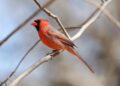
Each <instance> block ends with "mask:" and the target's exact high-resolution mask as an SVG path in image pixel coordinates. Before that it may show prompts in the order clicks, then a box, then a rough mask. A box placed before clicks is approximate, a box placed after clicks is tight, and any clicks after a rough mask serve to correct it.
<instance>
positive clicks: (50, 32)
mask: <svg viewBox="0 0 120 86" xmlns="http://www.w3.org/2000/svg"><path fill="white" fill-rule="evenodd" d="M47 34H48V36H50V37H54V38H56V39H59V40H60V41H61V42H62V43H63V44H65V45H68V46H71V47H74V46H75V44H74V43H73V42H72V41H71V40H69V39H68V38H67V37H66V36H65V35H64V34H62V33H60V32H58V31H56V30H53V29H51V28H50V29H48V31H47Z"/></svg>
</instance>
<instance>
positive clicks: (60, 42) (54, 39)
mask: <svg viewBox="0 0 120 86" xmlns="http://www.w3.org/2000/svg"><path fill="white" fill-rule="evenodd" d="M32 25H33V26H34V27H35V28H36V29H37V31H38V34H39V37H40V39H41V41H42V42H43V43H44V44H45V45H47V46H48V47H50V48H52V49H54V50H67V51H68V52H70V53H71V54H73V55H75V56H77V57H78V58H79V59H80V60H81V61H82V62H83V63H84V64H85V65H86V66H87V67H88V69H89V70H90V71H91V72H92V73H94V71H93V70H92V68H91V67H90V66H89V65H88V64H87V63H86V62H85V61H84V60H83V59H82V58H81V56H80V55H79V54H78V53H77V52H76V51H75V49H74V46H75V44H74V43H73V42H72V41H71V40H69V39H68V38H67V37H66V36H65V35H64V34H62V33H60V32H59V31H57V30H55V29H54V28H53V27H52V26H51V25H50V24H49V23H48V21H47V20H45V19H37V20H34V21H33V22H32Z"/></svg>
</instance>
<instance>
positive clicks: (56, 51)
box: [46, 50, 59, 55]
mask: <svg viewBox="0 0 120 86" xmlns="http://www.w3.org/2000/svg"><path fill="white" fill-rule="evenodd" d="M58 52H59V51H58V50H52V52H48V53H47V54H46V55H52V54H54V53H58Z"/></svg>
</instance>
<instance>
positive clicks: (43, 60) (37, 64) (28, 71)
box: [9, 1, 110, 86]
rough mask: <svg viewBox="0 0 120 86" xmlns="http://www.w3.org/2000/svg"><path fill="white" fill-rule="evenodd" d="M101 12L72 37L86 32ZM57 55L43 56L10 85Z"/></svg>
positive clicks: (14, 84) (13, 84) (11, 85)
mask: <svg viewBox="0 0 120 86" xmlns="http://www.w3.org/2000/svg"><path fill="white" fill-rule="evenodd" d="M109 2H110V1H106V2H105V3H104V4H103V5H102V6H101V9H104V8H105V7H106V6H107V4H108V3H109ZM100 13H101V10H99V11H98V12H96V14H95V15H94V16H93V17H92V18H91V19H90V20H89V21H88V22H87V23H86V24H85V25H83V27H82V28H81V30H79V32H78V33H77V34H76V35H74V36H73V37H72V40H75V39H77V38H79V37H80V36H81V35H82V34H83V33H84V31H85V30H86V29H87V28H88V26H90V25H91V24H92V23H93V22H94V21H95V20H96V19H97V18H98V16H99V15H100ZM56 55H57V54H56V53H53V55H48V56H46V57H43V58H41V59H40V60H39V61H38V62H36V63H35V64H33V65H32V66H30V67H29V68H28V69H27V70H26V71H25V72H23V73H22V74H21V75H19V76H18V77H17V78H16V79H15V80H13V82H12V83H10V85H9V86H16V85H17V84H18V83H19V82H20V81H21V80H22V79H24V78H25V77H26V76H28V75H29V74H30V73H31V72H32V71H34V70H35V69H36V68H37V67H39V66H40V65H41V64H43V63H45V62H47V61H49V60H50V59H51V58H53V57H54V56H56Z"/></svg>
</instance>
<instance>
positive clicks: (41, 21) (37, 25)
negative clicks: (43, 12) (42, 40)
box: [32, 19, 48, 31]
mask: <svg viewBox="0 0 120 86" xmlns="http://www.w3.org/2000/svg"><path fill="white" fill-rule="evenodd" d="M32 25H33V26H34V27H35V28H36V30H37V31H39V30H40V29H44V28H45V27H46V26H48V20H45V19H36V20H34V21H33V22H32Z"/></svg>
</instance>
